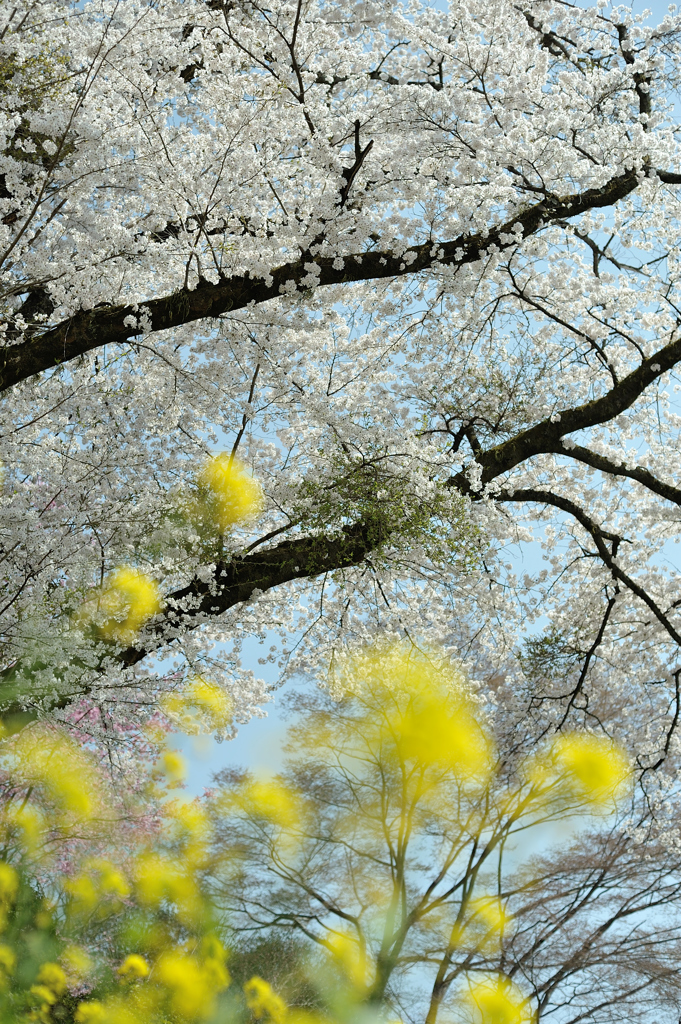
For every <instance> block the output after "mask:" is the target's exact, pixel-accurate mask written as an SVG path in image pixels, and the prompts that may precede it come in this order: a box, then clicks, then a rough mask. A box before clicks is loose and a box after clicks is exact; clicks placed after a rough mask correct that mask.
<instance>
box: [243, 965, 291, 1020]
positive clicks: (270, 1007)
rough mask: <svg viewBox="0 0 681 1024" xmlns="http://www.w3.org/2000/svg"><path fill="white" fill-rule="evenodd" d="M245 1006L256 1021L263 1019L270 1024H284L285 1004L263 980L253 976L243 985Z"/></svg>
mask: <svg viewBox="0 0 681 1024" xmlns="http://www.w3.org/2000/svg"><path fill="white" fill-rule="evenodd" d="M244 995H245V996H246V1006H247V1007H248V1008H249V1010H250V1011H251V1013H252V1014H253V1016H254V1017H255V1018H256V1020H261V1019H262V1018H265V1019H266V1020H270V1021H272V1024H284V1021H285V1020H286V1012H287V1008H286V1003H285V1002H284V1000H283V999H282V998H281V996H278V995H277V993H276V992H275V991H274V990H273V989H272V986H271V985H269V984H268V983H267V982H266V981H265V980H264V978H260V977H259V976H258V975H257V974H255V975H253V977H252V978H250V980H249V981H247V982H246V984H245V985H244Z"/></svg>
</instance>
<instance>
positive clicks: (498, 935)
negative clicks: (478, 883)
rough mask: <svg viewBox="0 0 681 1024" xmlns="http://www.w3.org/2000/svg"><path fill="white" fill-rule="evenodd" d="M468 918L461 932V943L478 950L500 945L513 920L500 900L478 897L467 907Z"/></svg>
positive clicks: (493, 897) (491, 897) (490, 897)
mask: <svg viewBox="0 0 681 1024" xmlns="http://www.w3.org/2000/svg"><path fill="white" fill-rule="evenodd" d="M469 910H470V918H469V921H468V923H467V925H466V926H465V928H464V930H463V934H462V943H463V944H464V945H467V946H469V945H471V944H472V945H473V946H475V947H477V948H479V949H483V948H485V947H490V946H496V947H498V946H499V944H500V943H501V941H502V939H503V937H504V933H505V931H506V929H507V927H508V925H509V924H510V923H511V921H512V920H513V917H512V915H511V914H509V913H507V911H506V910H505V908H504V905H503V903H502V901H501V900H500V899H498V898H497V897H495V896H478V897H477V898H476V899H474V900H471V902H470V905H469Z"/></svg>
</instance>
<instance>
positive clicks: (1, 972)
mask: <svg viewBox="0 0 681 1024" xmlns="http://www.w3.org/2000/svg"><path fill="white" fill-rule="evenodd" d="M16 962H17V958H16V954H15V952H14V950H13V949H10V947H9V946H5V945H4V944H3V945H0V989H4V988H6V987H7V981H8V978H9V975H10V974H11V973H12V971H13V970H14V968H15V966H16Z"/></svg>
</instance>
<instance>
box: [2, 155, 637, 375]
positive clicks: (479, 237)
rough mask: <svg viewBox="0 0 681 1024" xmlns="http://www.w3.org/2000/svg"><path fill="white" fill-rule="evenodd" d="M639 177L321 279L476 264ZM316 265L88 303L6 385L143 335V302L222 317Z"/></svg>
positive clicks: (9, 370)
mask: <svg viewBox="0 0 681 1024" xmlns="http://www.w3.org/2000/svg"><path fill="white" fill-rule="evenodd" d="M365 155H366V151H365ZM638 181H639V177H638V174H637V172H636V171H633V170H629V171H625V172H623V173H622V174H619V175H616V176H615V177H614V178H612V179H611V180H610V181H609V182H608V183H607V184H606V185H603V186H602V187H601V188H593V189H587V190H586V191H585V192H582V193H581V194H578V195H573V196H547V197H545V198H544V199H542V200H541V202H539V203H535V204H534V205H533V206H530V207H529V208H528V209H525V210H523V211H522V212H521V213H519V214H517V215H516V216H515V217H512V218H511V219H510V220H508V221H505V222H504V223H503V224H500V225H498V226H497V227H495V228H492V229H491V230H489V231H488V232H485V233H482V232H480V233H478V234H475V235H461V236H459V237H458V238H456V239H453V240H452V241H449V242H442V243H438V242H435V243H433V242H424V243H423V244H422V245H416V246H412V247H410V248H409V249H408V250H407V252H406V253H404V254H403V255H401V256H395V255H394V253H392V252H390V251H385V252H381V251H375V250H374V251H371V252H360V253H357V254H356V255H354V256H352V255H351V256H346V257H344V258H343V261H342V262H343V266H342V267H339V266H338V263H339V261H338V257H337V256H318V257H317V258H316V259H315V260H314V262H315V264H316V265H317V267H318V271H319V285H320V286H322V287H323V286H325V285H332V284H342V283H349V282H356V281H370V280H379V279H383V278H390V277H403V276H405V275H407V274H409V275H411V274H417V273H419V272H420V271H422V270H426V269H429V268H431V267H433V266H436V265H438V264H439V265H442V266H463V265H464V264H468V263H475V262H477V261H478V260H480V259H482V258H483V257H484V256H485V254H486V253H487V252H488V251H489V249H490V248H491V249H493V250H499V251H502V250H505V249H508V248H510V247H511V246H513V245H517V243H518V233H519V236H520V237H526V236H528V235H532V234H534V233H535V232H536V231H538V230H539V229H540V228H541V227H542V226H543V225H545V224H548V223H551V222H553V221H555V220H559V219H566V218H570V217H577V216H579V215H580V214H582V213H584V212H586V211H587V210H592V209H598V208H603V207H607V206H611V205H612V204H613V203H616V202H618V201H619V200H620V199H623V198H624V197H625V196H627V195H629V194H630V193H631V192H633V191H634V189H635V188H636V187H637V185H638ZM309 266H310V258H309V256H305V257H303V258H301V259H299V260H297V261H295V262H292V263H287V264H284V265H282V266H280V267H277V268H276V269H274V270H273V271H272V272H271V275H270V277H269V278H268V279H267V280H265V279H263V278H252V277H250V276H249V275H248V274H242V275H235V276H234V277H229V278H223V279H221V280H220V281H218V282H217V284H212V283H210V282H208V281H206V280H203V279H201V280H200V281H199V283H198V285H197V287H196V288H194V289H193V290H190V289H189V288H181V289H180V290H179V291H177V292H174V293H173V294H171V295H165V296H162V297H159V298H155V299H150V300H149V301H148V302H142V303H139V304H138V305H137V306H136V307H135V309H134V310H133V307H132V306H130V305H126V306H103V307H97V308H96V309H92V310H82V311H80V312H78V313H76V314H74V316H72V317H70V318H69V319H68V320H64V321H62V323H60V324H57V325H56V326H54V327H52V328H51V329H49V330H47V331H45V332H44V333H42V334H40V335H37V334H36V335H35V336H33V337H32V338H31V339H27V340H26V341H24V342H21V343H19V344H16V345H12V346H9V347H7V348H5V349H4V350H2V355H1V356H0V391H4V390H7V389H8V388H10V387H12V386H13V385H15V384H17V383H19V382H20V381H22V380H26V379H27V378H29V377H31V376H33V375H34V374H36V373H40V372H41V371H43V370H47V369H50V368H52V367H55V366H59V365H60V364H61V363H64V362H68V361H69V360H71V359H75V358H76V357H78V356H82V355H84V354H85V353H86V352H90V351H92V350H93V349H96V348H100V347H101V346H103V345H113V344H122V343H125V342H127V341H129V340H130V339H131V338H134V337H136V335H138V334H140V333H141V330H142V329H141V327H140V326H138V321H137V315H138V313H139V311H140V308H141V309H143V310H144V312H145V313H146V316H147V317H148V322H149V324H150V326H151V330H152V331H162V330H168V329H170V328H172V327H178V326H179V325H181V324H186V323H192V322H194V321H196V320H203V319H204V318H207V317H219V316H220V315H221V314H223V313H225V312H228V311H230V310H236V309H243V308H244V307H245V306H247V305H249V304H250V303H256V304H258V303H261V302H267V301H268V300H269V299H276V298H278V297H279V296H280V295H281V294H284V293H285V292H286V291H287V290H288V288H289V287H290V285H291V284H294V285H296V287H298V286H300V284H301V282H302V281H303V279H306V278H307V276H308V274H309ZM304 287H307V286H306V285H305V286H304Z"/></svg>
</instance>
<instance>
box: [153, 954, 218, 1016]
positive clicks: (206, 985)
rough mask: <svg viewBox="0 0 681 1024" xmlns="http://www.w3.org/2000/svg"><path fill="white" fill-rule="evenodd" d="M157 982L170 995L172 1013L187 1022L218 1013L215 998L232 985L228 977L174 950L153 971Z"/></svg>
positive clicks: (160, 960)
mask: <svg viewBox="0 0 681 1024" xmlns="http://www.w3.org/2000/svg"><path fill="white" fill-rule="evenodd" d="M153 977H154V981H155V982H156V983H157V984H160V985H162V986H163V987H164V988H165V989H166V991H167V992H168V994H169V997H170V998H169V1004H170V1010H171V1013H174V1014H177V1015H178V1016H179V1017H184V1018H185V1019H187V1020H197V1019H201V1018H203V1019H206V1018H209V1017H212V1016H213V1014H214V1012H215V997H216V996H217V995H218V994H219V993H220V992H221V991H223V989H225V988H226V987H227V985H228V984H229V975H228V974H227V972H226V971H224V972H223V973H222V974H220V973H219V972H217V971H216V970H215V964H210V965H208V966H206V965H205V964H203V963H202V962H201V961H199V960H197V959H196V958H194V957H192V956H189V955H188V954H186V953H182V952H181V951H180V950H171V951H168V952H167V953H163V954H162V955H161V956H160V957H159V959H158V961H157V962H156V965H155V967H154V975H153Z"/></svg>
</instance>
